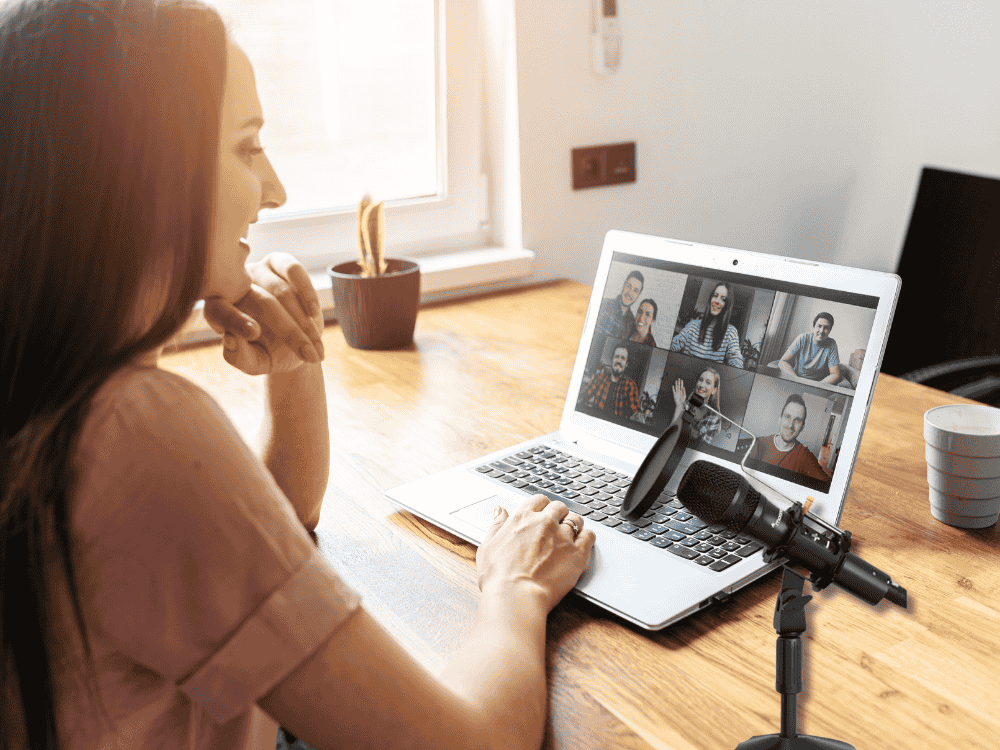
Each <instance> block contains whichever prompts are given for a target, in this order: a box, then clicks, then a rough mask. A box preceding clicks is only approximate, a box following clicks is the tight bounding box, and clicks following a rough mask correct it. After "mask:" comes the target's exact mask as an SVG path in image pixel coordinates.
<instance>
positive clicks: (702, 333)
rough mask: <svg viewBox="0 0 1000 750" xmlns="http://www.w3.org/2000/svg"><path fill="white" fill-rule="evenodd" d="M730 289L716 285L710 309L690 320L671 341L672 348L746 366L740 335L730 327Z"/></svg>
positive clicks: (725, 285) (709, 358)
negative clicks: (699, 316)
mask: <svg viewBox="0 0 1000 750" xmlns="http://www.w3.org/2000/svg"><path fill="white" fill-rule="evenodd" d="M730 298H731V294H730V289H729V286H728V285H727V284H725V283H721V284H716V286H715V290H714V291H713V292H712V298H711V300H709V303H708V310H707V311H706V312H705V314H704V315H702V316H701V319H700V320H699V319H698V318H695V319H693V320H691V321H690V322H689V323H688V324H687V325H686V326H684V328H682V329H681V332H680V333H678V334H677V335H676V336H674V339H673V341H671V342H670V349H671V350H672V351H675V352H681V353H683V354H690V355H692V356H694V357H699V358H700V359H707V360H709V361H711V362H721V363H722V364H724V365H730V366H731V367H741V368H742V367H743V352H742V351H740V335H739V333H738V332H737V330H736V327H735V326H733V325H730V323H729V318H730V317H731V315H732V303H731V301H730Z"/></svg>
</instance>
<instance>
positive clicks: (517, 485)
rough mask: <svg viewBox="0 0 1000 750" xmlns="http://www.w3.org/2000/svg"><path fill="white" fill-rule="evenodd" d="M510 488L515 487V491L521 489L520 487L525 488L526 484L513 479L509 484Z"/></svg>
mask: <svg viewBox="0 0 1000 750" xmlns="http://www.w3.org/2000/svg"><path fill="white" fill-rule="evenodd" d="M510 486H511V487H517V489H521V488H522V487H527V486H528V483H527V482H525V481H524V480H523V479H515V480H514V481H513V482H511V483H510Z"/></svg>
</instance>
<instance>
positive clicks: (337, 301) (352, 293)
mask: <svg viewBox="0 0 1000 750" xmlns="http://www.w3.org/2000/svg"><path fill="white" fill-rule="evenodd" d="M326 270H327V273H328V274H330V283H331V286H332V291H333V305H334V313H335V314H336V316H337V321H338V322H339V323H340V328H341V330H342V331H343V332H344V338H345V339H346V340H347V343H348V345H350V346H352V347H354V348H355V349H401V348H402V347H404V346H406V345H408V344H409V343H410V342H411V341H413V329H414V328H415V327H416V324H417V307H418V306H419V304H420V267H419V266H418V265H417V264H416V263H414V262H413V261H412V260H401V259H398V258H390V259H388V260H386V272H385V273H384V274H382V275H380V276H370V277H368V278H365V277H364V276H362V275H361V265H360V264H359V263H358V262H357V261H350V262H348V263H338V264H337V265H335V266H330V267H329V268H327V269H326Z"/></svg>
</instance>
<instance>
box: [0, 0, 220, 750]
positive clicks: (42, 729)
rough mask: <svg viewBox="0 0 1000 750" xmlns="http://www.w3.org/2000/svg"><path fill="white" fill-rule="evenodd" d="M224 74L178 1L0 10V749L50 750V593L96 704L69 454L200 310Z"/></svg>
mask: <svg viewBox="0 0 1000 750" xmlns="http://www.w3.org/2000/svg"><path fill="white" fill-rule="evenodd" d="M225 69H226V30H225V27H224V25H223V24H222V22H221V21H220V19H219V17H218V15H217V14H216V13H215V11H213V10H211V9H210V8H208V7H207V6H205V5H202V4H200V3H198V2H193V1H192V0H7V1H6V2H4V3H3V4H2V5H0V100H2V102H3V105H2V106H0V358H2V364H0V727H3V737H2V738H0V748H6V747H29V748H32V749H33V750H42V749H43V748H44V749H46V750H47V749H49V748H57V747H58V745H59V738H58V737H57V721H56V711H55V699H54V695H53V691H54V685H55V675H54V672H53V663H54V658H55V656H56V655H57V654H58V653H61V652H58V651H56V650H54V649H53V646H54V645H55V644H56V643H57V641H56V637H57V636H58V635H59V634H58V633H56V632H54V623H53V622H52V616H53V613H54V611H55V610H54V609H53V606H52V602H51V600H50V591H51V585H52V582H53V581H58V580H60V579H62V580H64V581H65V582H66V584H67V587H68V591H69V594H70V599H71V603H72V612H73V616H74V617H75V620H76V624H77V626H78V627H79V630H80V636H82V644H83V647H84V652H85V656H86V657H87V658H86V664H88V665H91V666H90V668H89V672H88V674H89V685H90V687H91V689H92V690H93V687H94V685H95V683H94V680H93V677H94V675H93V670H92V664H91V660H90V651H89V647H88V644H87V635H86V628H85V625H84V617H83V610H82V608H81V604H80V598H79V594H78V590H77V586H76V581H75V577H74V572H73V563H72V546H71V536H70V531H69V528H68V520H67V519H68V509H67V506H68V503H69V501H70V499H71V497H72V492H73V489H74V466H73V460H74V453H75V442H76V439H77V436H78V433H79V429H80V427H81V426H82V423H83V420H84V419H85V417H86V413H87V408H88V404H89V401H90V399H91V397H92V396H93V395H94V393H95V392H96V391H97V389H98V388H99V387H100V386H101V385H102V384H103V383H104V382H106V381H107V379H108V378H109V377H110V376H111V375H112V374H113V373H114V372H115V371H116V370H118V369H120V368H121V367H123V366H124V365H125V364H127V363H128V362H130V361H132V360H134V359H135V358H136V357H137V356H138V355H140V354H141V353H143V352H146V351H149V350H152V349H155V348H157V347H158V346H160V345H161V344H163V343H164V342H166V341H167V340H168V339H169V338H170V337H171V336H172V335H173V334H174V333H175V332H176V331H177V330H178V329H179V328H180V327H181V325H182V324H183V323H184V321H185V320H186V319H187V317H188V316H189V315H190V312H191V309H192V306H193V305H194V303H195V302H196V301H197V299H198V298H199V297H200V296H201V293H202V291H203V287H204V282H205V272H206V264H207V252H208V243H209V238H210V237H211V231H212V221H213V213H212V212H213V206H214V198H215V190H216V174H215V172H216V162H217V158H218V148H219V143H218V141H219V127H220V117H221V106H222V93H223V88H224V85H225ZM154 277H155V279H156V281H157V282H159V283H160V287H158V290H157V291H158V296H155V297H151V298H146V297H145V296H144V295H143V293H142V290H143V288H144V287H145V288H148V287H149V283H150V280H151V279H153V278H154ZM137 321H138V323H137ZM147 321H152V322H151V325H150V324H149V322H147ZM59 643H61V639H60V641H59Z"/></svg>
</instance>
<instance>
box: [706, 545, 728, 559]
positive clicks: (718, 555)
mask: <svg viewBox="0 0 1000 750" xmlns="http://www.w3.org/2000/svg"><path fill="white" fill-rule="evenodd" d="M727 554H728V553H726V552H724V551H723V550H721V549H718V548H714V547H713V548H712V550H710V551H709V553H708V556H709V557H713V558H718V559H721V558H723V557H725V556H726V555H727Z"/></svg>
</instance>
